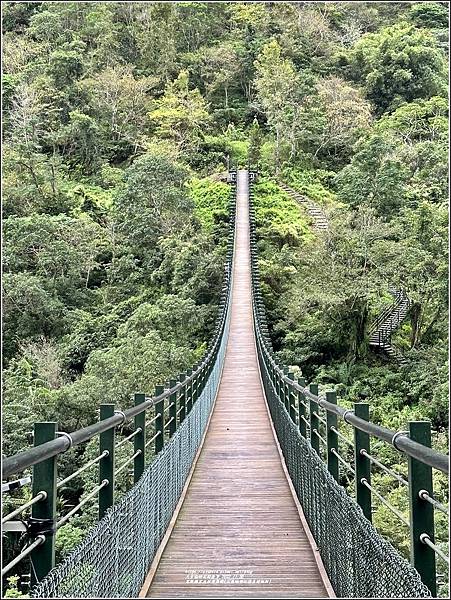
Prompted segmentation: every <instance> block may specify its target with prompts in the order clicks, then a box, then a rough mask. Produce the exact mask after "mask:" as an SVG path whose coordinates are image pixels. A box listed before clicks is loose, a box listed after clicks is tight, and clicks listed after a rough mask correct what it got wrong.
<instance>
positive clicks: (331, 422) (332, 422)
mask: <svg viewBox="0 0 451 600" xmlns="http://www.w3.org/2000/svg"><path fill="white" fill-rule="evenodd" d="M326 400H327V401H328V402H330V403H331V404H337V394H336V392H334V391H332V392H326ZM332 427H333V428H334V429H337V428H338V416H337V415H336V414H335V413H333V412H330V411H328V410H326V428H327V469H328V471H329V473H330V474H331V475H332V477H333V478H334V479H335V481H338V480H339V478H340V471H339V466H338V457H337V456H336V455H335V454H334V453H333V452H332V450H335V452H337V453H338V435H337V433H336V432H335V431H333V429H332Z"/></svg>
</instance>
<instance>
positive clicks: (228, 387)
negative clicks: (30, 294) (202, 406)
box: [141, 171, 333, 598]
mask: <svg viewBox="0 0 451 600" xmlns="http://www.w3.org/2000/svg"><path fill="white" fill-rule="evenodd" d="M248 227H249V221H248V194H247V173H246V172H245V171H239V172H238V201H237V239H236V246H235V251H236V258H235V264H234V282H233V291H232V294H233V295H232V315H231V325H230V336H229V342H228V346H227V352H226V357H225V364H224V371H223V374H222V379H221V383H220V387H219V392H218V396H217V399H216V404H215V407H214V410H213V414H212V417H211V420H210V424H209V427H208V431H207V434H206V436H205V440H204V444H203V447H202V449H201V451H200V454H199V456H198V460H197V463H196V465H195V468H194V470H193V473H192V478H191V481H190V484H189V486H188V489H187V492H186V495H185V497H184V500H183V504H182V505H181V508H180V511H179V514H178V516H177V518H176V520H175V524H174V526H173V529H172V532H171V533H170V536H169V537H168V541H167V544H166V545H165V546H164V549H163V550H162V555H161V558H160V560H159V563H158V564H157V565H153V568H152V569H151V573H150V574H149V577H148V579H147V582H146V584H145V586H144V588H143V590H142V592H141V595H142V596H144V595H147V597H149V598H207V597H208V598H319V597H328V596H333V591H332V588H331V587H330V584H329V582H328V580H327V576H326V574H325V571H324V568H323V566H322V564H321V561H320V559H319V554H318V552H317V551H316V550H314V549H313V548H312V544H311V539H312V538H311V535H310V534H309V532H308V531H307V528H306V525H305V521H304V520H303V516H302V511H301V514H300V507H299V505H298V504H297V501H296V500H295V498H294V497H293V493H292V487H291V486H290V483H289V482H288V480H287V475H286V471H285V468H284V465H283V463H282V460H281V455H280V451H279V447H278V445H277V443H276V440H275V438H274V433H273V429H272V425H271V422H270V419H269V417H268V412H267V408H266V403H265V399H264V395H263V390H262V386H261V381H260V376H259V372H258V364H257V357H256V351H255V345H254V334H253V328H252V312H251V286H250V259H249V231H248ZM149 584H150V585H149Z"/></svg>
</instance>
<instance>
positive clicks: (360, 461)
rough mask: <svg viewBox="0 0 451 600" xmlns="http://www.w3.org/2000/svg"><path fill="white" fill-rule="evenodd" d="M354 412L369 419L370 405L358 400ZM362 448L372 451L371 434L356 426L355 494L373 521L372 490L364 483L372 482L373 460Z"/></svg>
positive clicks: (362, 417) (365, 513) (357, 415)
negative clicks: (371, 460) (363, 452)
mask: <svg viewBox="0 0 451 600" xmlns="http://www.w3.org/2000/svg"><path fill="white" fill-rule="evenodd" d="M354 413H355V415H356V417H360V418H361V419H364V420H365V421H369V418H370V407H369V405H368V404H366V403H362V402H357V403H356V404H354ZM362 450H364V451H365V452H367V453H368V454H369V453H370V436H369V434H368V433H365V432H364V431H360V430H359V429H357V427H354V463H355V496H356V500H357V504H358V505H359V506H360V508H361V509H362V511H363V514H364V515H365V517H366V518H367V519H368V521H372V512H371V490H370V489H368V488H367V487H366V486H365V485H364V484H363V483H362V481H366V482H367V483H368V484H371V462H370V460H369V458H367V457H366V456H365V455H364V454H362Z"/></svg>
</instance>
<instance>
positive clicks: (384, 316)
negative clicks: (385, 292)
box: [369, 290, 411, 365]
mask: <svg viewBox="0 0 451 600" xmlns="http://www.w3.org/2000/svg"><path fill="white" fill-rule="evenodd" d="M390 292H391V293H392V295H393V297H394V302H393V304H392V305H390V306H389V307H387V308H386V309H385V310H383V311H382V312H381V314H380V315H379V316H378V317H377V319H376V320H375V321H374V323H373V324H372V326H371V327H370V331H369V334H370V339H369V344H370V346H374V347H377V348H380V349H381V350H383V351H384V352H385V353H386V354H388V355H389V356H390V357H392V358H394V359H395V360H397V361H398V362H399V363H400V364H401V365H404V364H406V363H407V361H406V359H405V358H404V357H403V355H402V353H401V352H399V350H397V349H396V348H395V347H394V346H393V345H392V343H391V337H392V334H393V333H394V332H395V331H396V329H398V327H399V326H400V325H401V323H402V322H403V321H404V319H405V318H406V317H407V315H408V313H409V309H410V305H411V301H410V299H409V298H408V297H407V294H406V293H405V292H404V291H403V290H390Z"/></svg>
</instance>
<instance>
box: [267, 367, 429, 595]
mask: <svg viewBox="0 0 451 600" xmlns="http://www.w3.org/2000/svg"><path fill="white" fill-rule="evenodd" d="M260 365H261V371H262V378H263V382H264V387H265V392H266V397H267V399H268V404H269V408H270V412H271V416H272V420H273V422H274V427H275V429H276V433H277V437H278V439H279V443H280V446H281V449H282V452H283V455H284V457H285V462H286V465H287V469H288V472H289V474H290V477H291V480H292V482H293V485H294V488H295V490H296V494H297V496H298V498H299V501H300V503H301V505H302V508H303V511H304V514H305V516H306V519H307V521H308V523H309V526H310V529H311V531H312V534H313V537H314V538H315V541H316V545H317V547H318V549H319V551H320V554H321V558H322V560H323V563H324V566H325V568H326V571H327V573H328V575H329V579H330V581H331V584H332V586H333V588H334V590H335V593H336V594H337V596H338V597H344V598H427V597H430V596H431V594H430V591H429V589H428V588H427V587H426V586H425V585H424V584H423V583H422V581H421V579H420V576H419V574H418V572H417V571H416V570H415V569H414V568H413V567H412V566H411V565H410V564H409V562H407V561H406V560H405V559H404V558H403V557H402V556H401V555H400V554H399V553H398V552H397V551H396V550H395V548H393V546H392V545H391V544H390V543H389V542H388V541H387V540H385V539H384V538H383V537H382V536H380V535H379V534H378V532H377V531H376V529H375V528H374V527H373V525H372V524H371V523H370V522H369V521H368V520H367V519H366V518H365V516H364V514H363V512H362V510H361V508H360V506H358V504H356V502H354V500H353V499H352V498H351V497H350V496H348V494H347V493H346V491H345V490H344V488H343V487H341V486H340V485H339V484H338V483H337V482H336V481H335V479H334V478H333V477H332V476H331V475H330V473H329V472H328V471H327V468H326V466H325V464H324V463H323V461H322V460H321V458H320V457H319V456H318V454H317V453H316V452H315V451H314V450H313V448H312V446H311V445H310V442H309V441H308V440H307V439H305V438H304V437H302V436H301V434H300V433H299V430H298V428H297V426H296V424H295V423H294V422H293V421H292V420H291V418H290V416H289V414H288V412H287V410H286V409H285V406H284V405H283V404H282V402H281V401H280V400H279V398H278V397H277V395H276V393H275V390H274V388H273V386H272V383H271V381H270V379H269V377H268V373H267V372H266V369H265V366H264V364H263V361H261V362H260Z"/></svg>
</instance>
